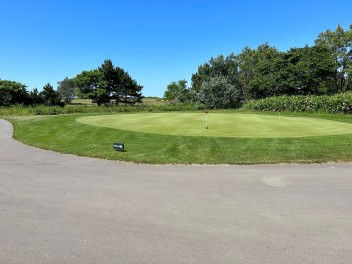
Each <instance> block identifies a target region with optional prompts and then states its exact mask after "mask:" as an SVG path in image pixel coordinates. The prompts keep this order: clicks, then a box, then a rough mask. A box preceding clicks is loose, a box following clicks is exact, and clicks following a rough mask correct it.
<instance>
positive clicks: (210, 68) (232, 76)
mask: <svg viewBox="0 0 352 264" xmlns="http://www.w3.org/2000/svg"><path fill="white" fill-rule="evenodd" d="M218 77H219V78H220V79H221V80H222V82H223V83H225V81H224V80H225V79H226V84H228V85H231V87H233V88H234V89H235V90H232V89H229V90H231V91H233V93H234V95H230V94H228V93H224V94H222V93H216V94H217V96H225V97H226V96H230V97H231V98H234V97H233V96H235V98H236V102H237V103H238V102H240V101H242V99H243V90H242V83H241V80H240V77H239V72H238V62H237V59H236V56H235V55H234V54H233V53H231V54H229V55H228V56H226V57H224V56H223V55H219V56H218V57H216V58H211V59H210V60H209V61H208V62H206V63H204V64H203V65H200V66H199V67H198V71H197V72H196V73H195V74H193V75H192V87H191V90H190V93H191V94H192V96H191V97H192V99H193V100H194V101H195V102H198V101H199V93H200V92H201V91H202V93H203V91H204V89H205V87H204V86H203V83H206V84H207V85H206V87H208V86H209V85H210V84H211V85H210V86H211V89H210V88H209V89H206V90H208V91H214V89H217V88H219V89H220V87H219V86H218V85H217V84H218V83H219V80H220V79H217V78H218ZM221 77H224V78H221ZM214 78H215V79H214ZM212 84H214V85H212ZM202 86H203V87H202ZM210 86H209V87H210ZM224 100H227V99H224ZM231 100H232V99H231Z"/></svg>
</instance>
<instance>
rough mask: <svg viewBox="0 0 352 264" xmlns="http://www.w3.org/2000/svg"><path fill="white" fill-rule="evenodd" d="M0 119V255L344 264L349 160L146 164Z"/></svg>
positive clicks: (350, 241)
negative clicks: (54, 140) (22, 135)
mask: <svg viewBox="0 0 352 264" xmlns="http://www.w3.org/2000/svg"><path fill="white" fill-rule="evenodd" d="M11 136H12V125H11V124H10V123H9V122H7V121H4V120H0V263H6V264H12V263H16V264H20V263H26V264H30V263H35V264H37V263H85V264H86V263H268V264H269V263H270V264H272V263H286V264H287V263H335V264H336V263H351V260H352V164H323V165H265V166H264V165H258V166H171V165H170V166H150V165H135V164H129V163H122V162H114V161H105V160H98V159H91V158H80V157H75V156H72V155H63V154H58V153H55V152H51V151H45V150H40V149H36V148H33V147H29V146H26V145H23V144H22V143H19V142H17V141H15V140H13V139H12V138H11Z"/></svg>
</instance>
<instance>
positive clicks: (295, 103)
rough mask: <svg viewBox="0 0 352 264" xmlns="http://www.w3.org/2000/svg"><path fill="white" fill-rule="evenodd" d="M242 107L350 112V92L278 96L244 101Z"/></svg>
mask: <svg viewBox="0 0 352 264" xmlns="http://www.w3.org/2000/svg"><path fill="white" fill-rule="evenodd" d="M243 108H246V109H254V110H261V111H289V112H328V113H345V114H351V113H352V93H341V94H336V95H331V96H328V95H322V96H278V97H269V98H264V99H260V100H253V101H249V102H247V103H245V104H244V105H243Z"/></svg>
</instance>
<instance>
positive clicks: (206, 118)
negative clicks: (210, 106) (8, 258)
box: [205, 111, 208, 129]
mask: <svg viewBox="0 0 352 264" xmlns="http://www.w3.org/2000/svg"><path fill="white" fill-rule="evenodd" d="M205 128H206V129H208V111H205Z"/></svg>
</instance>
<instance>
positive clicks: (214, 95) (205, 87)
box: [197, 75, 241, 109]
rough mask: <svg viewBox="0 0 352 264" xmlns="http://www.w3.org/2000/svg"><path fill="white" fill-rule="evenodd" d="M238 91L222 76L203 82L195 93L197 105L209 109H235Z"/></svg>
mask: <svg viewBox="0 0 352 264" xmlns="http://www.w3.org/2000/svg"><path fill="white" fill-rule="evenodd" d="M240 91H241V90H240V89H238V87H236V86H235V85H233V84H232V83H231V81H230V80H229V79H228V78H227V77H226V76H224V75H219V76H215V77H211V78H210V79H208V80H207V81H204V82H203V83H202V85H201V87H200V90H199V91H198V93H197V103H198V104H201V105H203V106H205V107H207V108H211V109H224V108H236V107H238V106H239V102H240V98H241V94H240Z"/></svg>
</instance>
